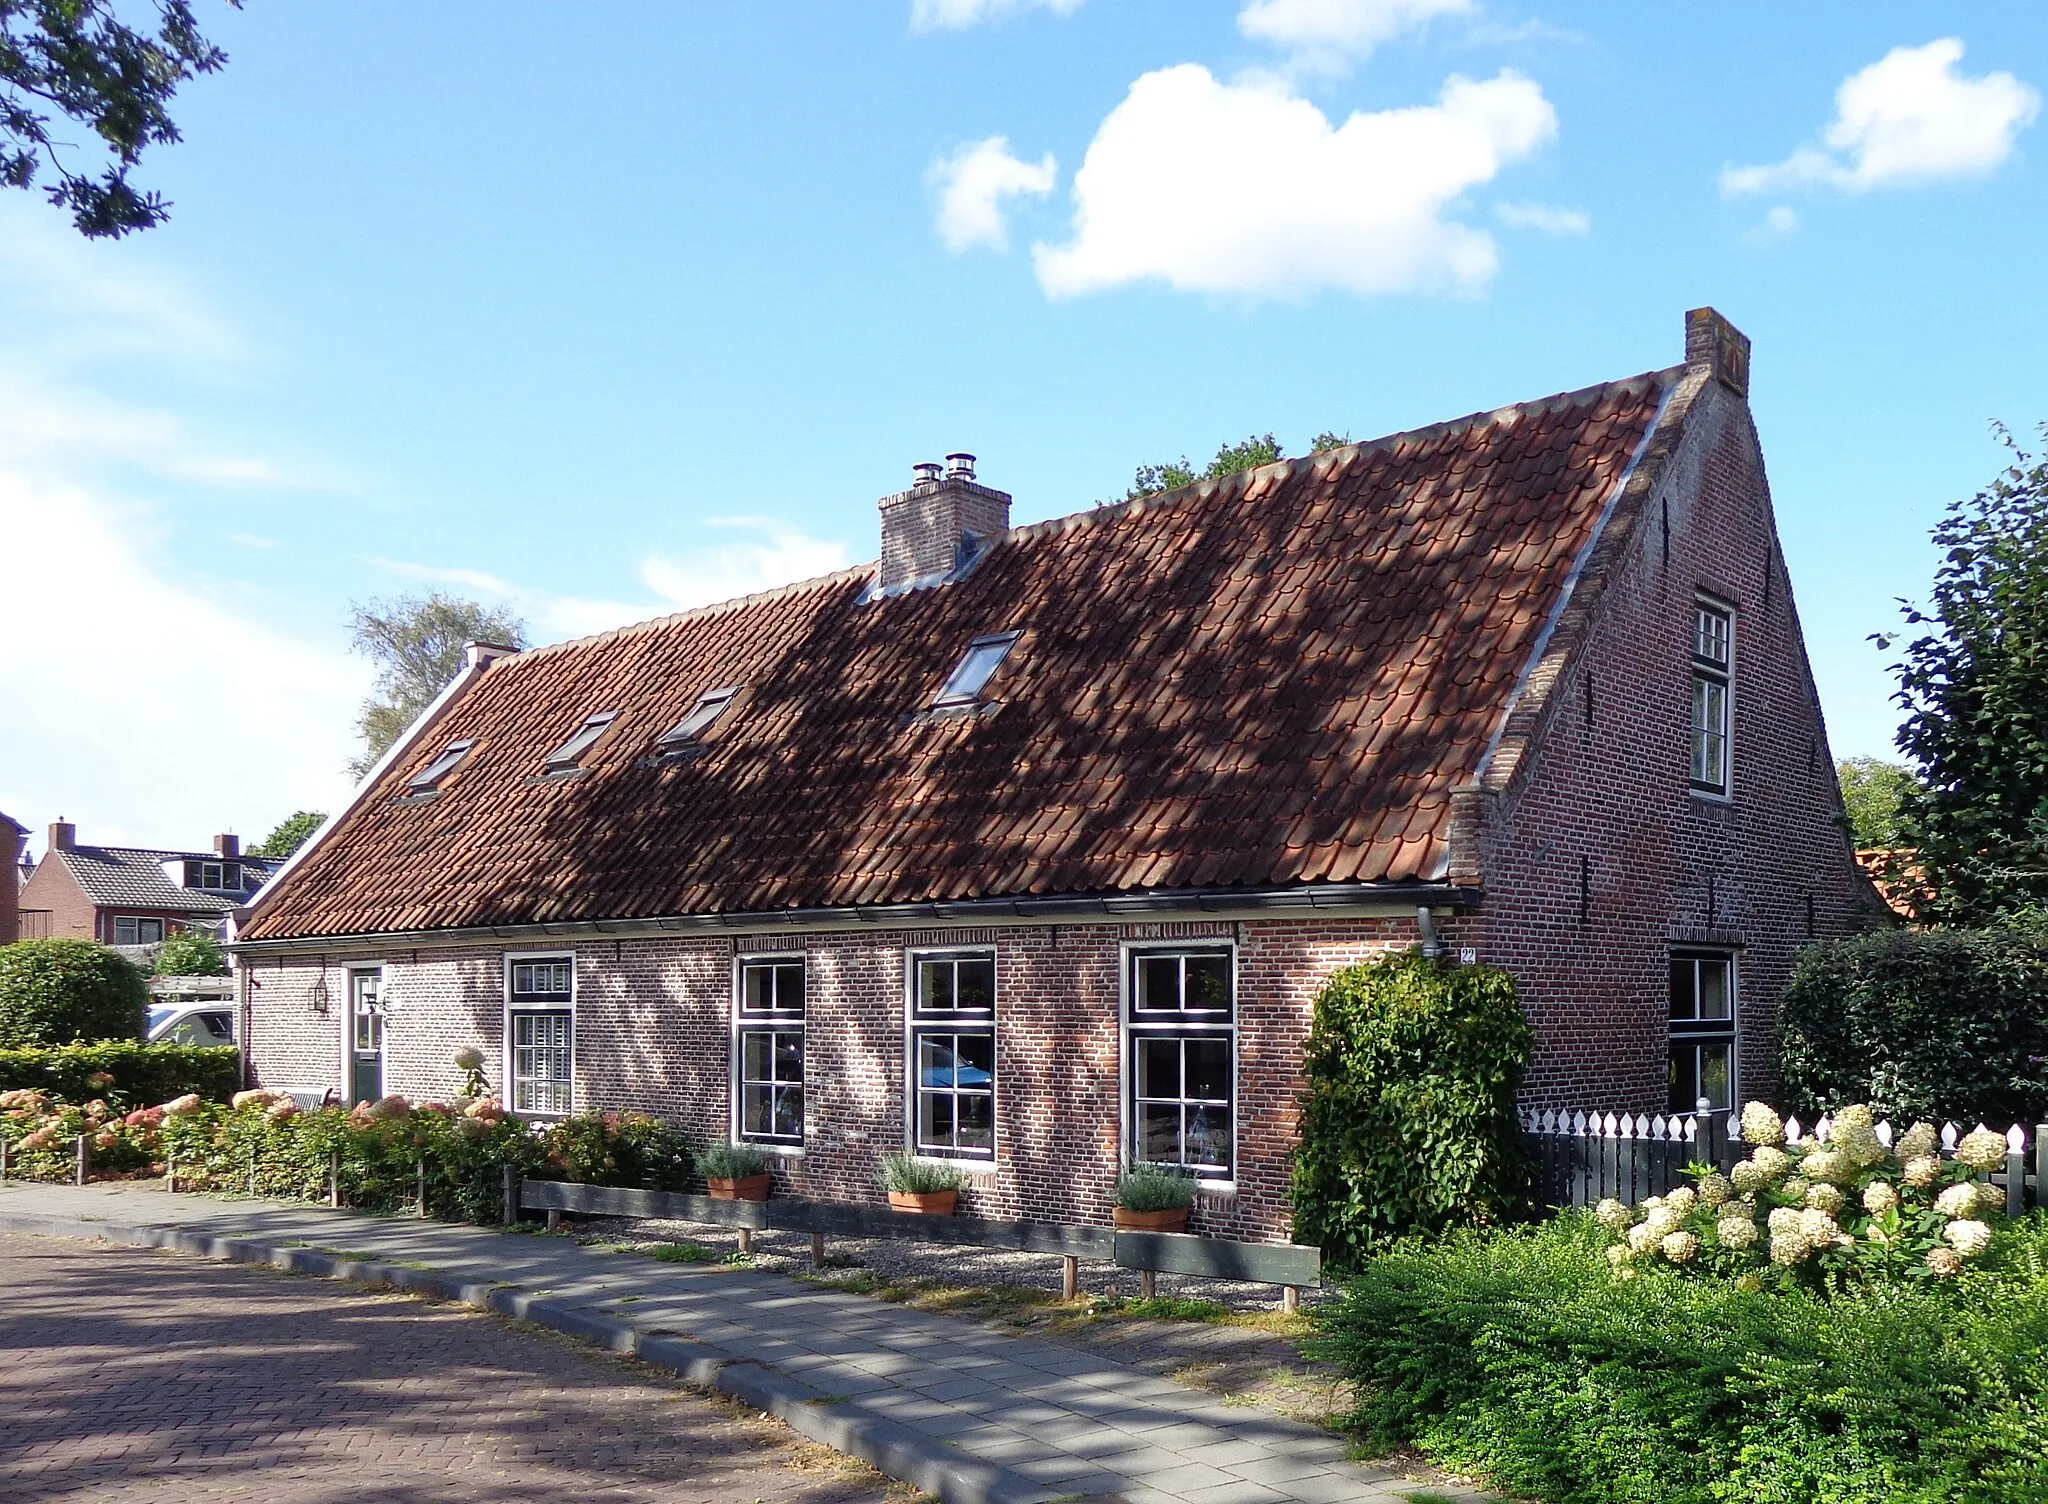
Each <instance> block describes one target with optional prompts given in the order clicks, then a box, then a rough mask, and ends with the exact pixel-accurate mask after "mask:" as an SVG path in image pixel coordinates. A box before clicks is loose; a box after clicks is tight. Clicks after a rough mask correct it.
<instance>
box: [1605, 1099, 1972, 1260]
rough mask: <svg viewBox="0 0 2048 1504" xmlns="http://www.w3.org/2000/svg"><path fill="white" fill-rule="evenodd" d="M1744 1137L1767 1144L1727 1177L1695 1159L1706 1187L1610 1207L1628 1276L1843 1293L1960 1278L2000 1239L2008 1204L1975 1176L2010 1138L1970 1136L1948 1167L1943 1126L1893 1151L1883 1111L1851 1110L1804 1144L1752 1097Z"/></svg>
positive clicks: (1905, 1139) (1915, 1132)
mask: <svg viewBox="0 0 2048 1504" xmlns="http://www.w3.org/2000/svg"><path fill="white" fill-rule="evenodd" d="M1742 1137H1743V1141H1744V1142H1745V1143H1749V1144H1753V1145H1754V1146H1755V1147H1754V1148H1753V1149H1752V1150H1751V1152H1750V1156H1749V1158H1747V1159H1745V1160H1743V1161H1741V1162H1740V1163H1739V1164H1737V1165H1736V1166H1735V1167H1734V1168H1733V1169H1732V1170H1731V1171H1730V1172H1729V1173H1728V1174H1726V1175H1723V1174H1721V1172H1720V1171H1719V1170H1717V1169H1714V1168H1713V1167H1711V1166H1708V1165H1692V1166H1689V1167H1688V1171H1689V1173H1690V1174H1691V1175H1692V1176H1693V1180H1694V1183H1693V1184H1692V1185H1689V1186H1680V1187H1678V1189H1676V1190H1674V1191H1672V1192H1671V1193H1670V1194H1669V1195H1665V1196H1652V1197H1650V1198H1649V1199H1648V1200H1647V1201H1645V1202H1644V1203H1643V1204H1642V1205H1641V1206H1640V1207H1638V1208H1634V1209H1631V1208H1629V1207H1626V1206H1623V1205H1622V1204H1621V1203H1620V1202H1619V1201H1616V1200H1614V1199H1612V1198H1610V1199H1608V1200H1606V1201H1603V1202H1601V1203H1600V1205H1599V1207H1598V1209H1597V1210H1596V1212H1595V1214H1594V1215H1595V1216H1596V1218H1597V1219H1598V1221H1599V1222H1600V1224H1601V1225H1602V1226H1604V1227H1606V1228H1607V1229H1608V1230H1609V1231H1611V1232H1613V1233H1614V1234H1615V1242H1614V1244H1613V1246H1611V1247H1610V1248H1609V1249H1608V1250H1607V1257H1608V1259H1609V1261H1610V1262H1612V1263H1613V1264H1614V1265H1615V1267H1616V1268H1617V1269H1618V1270H1620V1271H1622V1272H1623V1274H1624V1275H1626V1274H1629V1273H1632V1272H1633V1271H1634V1270H1635V1269H1637V1268H1639V1267H1642V1266H1643V1264H1644V1263H1646V1262H1647V1263H1652V1264H1665V1265H1669V1266H1671V1267H1675V1268H1680V1269H1683V1270H1686V1271H1688V1272H1691V1273H1698V1274H1706V1275H1719V1276H1722V1277H1729V1276H1733V1277H1735V1278H1738V1279H1741V1280H1742V1281H1744V1282H1745V1283H1749V1284H1753V1285H1757V1286H1759V1287H1761V1286H1762V1285H1764V1284H1766V1283H1780V1282H1785V1281H1804V1282H1806V1283H1809V1284H1813V1285H1817V1286H1821V1287H1826V1288H1838V1287H1841V1286H1844V1285H1848V1284H1877V1283H1885V1282H1892V1281H1898V1280H1906V1279H1919V1280H1930V1279H1953V1278H1955V1277H1956V1276H1957V1275H1958V1274H1960V1273H1962V1271H1963V1267H1964V1265H1965V1263H1966V1262H1967V1261H1968V1260H1970V1259H1974V1258H1977V1257H1979V1256H1980V1255H1982V1254H1983V1253H1985V1252H1986V1251H1987V1250H1988V1249H1989V1248H1990V1247H1991V1243H1992V1223H1993V1222H1994V1221H1995V1220H1996V1219H1997V1218H1998V1216H1999V1215H2000V1208H1999V1205H1998V1203H1999V1201H2000V1200H2001V1199H2002V1198H2001V1197H2000V1196H1999V1195H1998V1194H1997V1193H1996V1192H1995V1191H1993V1189H1992V1188H1991V1186H1989V1185H1987V1184H1983V1183H1980V1182H1979V1181H1978V1180H1977V1179H1976V1178H1975V1177H1977V1176H1979V1175H1983V1174H1986V1173H1988V1172H1990V1171H1992V1170H1996V1169H1998V1168H1999V1167H2001V1166H2002V1165H2003V1164H2004V1163H2005V1136H2004V1135H2003V1134H2000V1133H1997V1132H1994V1131H1992V1130H1990V1129H1985V1128H1980V1129H1978V1130H1976V1131H1975V1132H1973V1133H1969V1134H1966V1135H1964V1137H1963V1139H1962V1141H1961V1142H1960V1143H1958V1144H1957V1145H1956V1151H1955V1158H1954V1159H1953V1160H1950V1161H1948V1162H1946V1163H1944V1162H1943V1160H1942V1158H1941V1135H1940V1133H1939V1132H1937V1131H1936V1129H1935V1128H1934V1126H1933V1125H1932V1124H1931V1123H1916V1124H1914V1125H1913V1126H1912V1127H1911V1128H1909V1129H1907V1130H1906V1131H1905V1132H1904V1133H1902V1134H1900V1135H1899V1137H1898V1141H1897V1142H1896V1143H1895V1144H1893V1145H1892V1146H1891V1147H1890V1148H1887V1147H1886V1146H1885V1145H1884V1144H1883V1143H1882V1142H1881V1141H1880V1140H1879V1139H1878V1136H1877V1132H1876V1129H1875V1128H1874V1127H1873V1126H1872V1124H1871V1117H1870V1109H1869V1108H1868V1107H1865V1106H1863V1105H1861V1104H1851V1105H1850V1106H1847V1107H1844V1108H1843V1109H1842V1110H1841V1111H1840V1112H1838V1113H1836V1114H1835V1119H1834V1126H1833V1129H1832V1132H1831V1135H1830V1137H1829V1138H1828V1141H1827V1142H1826V1143H1825V1144H1823V1143H1819V1142H1816V1141H1815V1140H1812V1139H1808V1140H1806V1141H1805V1142H1803V1143H1796V1144H1792V1143H1787V1142H1786V1141H1785V1124H1784V1123H1783V1121H1782V1120H1780V1118H1779V1117H1778V1115H1777V1114H1776V1113H1775V1112H1773V1111H1772V1110H1771V1109H1770V1108H1769V1107H1767V1106H1765V1105H1764V1104H1763V1103H1761V1102H1752V1103H1750V1104H1749V1106H1747V1107H1746V1108H1744V1109H1743V1112H1742ZM1759 1218H1761V1219H1763V1225H1762V1226H1759V1225H1758V1219H1759Z"/></svg>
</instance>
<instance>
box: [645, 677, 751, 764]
mask: <svg viewBox="0 0 2048 1504" xmlns="http://www.w3.org/2000/svg"><path fill="white" fill-rule="evenodd" d="M738 693H739V689H738V688H737V687H734V688H732V689H709V690H706V691H705V692H704V693H703V694H701V695H699V696H698V697H697V703H696V704H695V705H693V706H691V707H690V713H689V714H688V715H686V716H684V717H683V718H682V719H681V720H680V721H678V722H676V724H675V725H673V726H671V727H669V729H668V730H666V731H664V732H662V734H661V738H660V740H658V741H657V742H655V744H654V745H655V748H656V749H657V750H658V751H662V752H679V751H681V750H682V749H683V748H685V747H689V746H694V745H695V744H696V743H697V742H698V741H700V740H702V738H703V736H704V733H705V732H707V731H709V730H710V729H711V723H712V722H714V721H716V720H717V719H718V718H719V717H720V716H721V715H723V714H725V707H726V706H728V705H730V704H731V703H732V698H733V696H734V695H736V694H738Z"/></svg>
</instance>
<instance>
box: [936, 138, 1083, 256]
mask: <svg viewBox="0 0 2048 1504" xmlns="http://www.w3.org/2000/svg"><path fill="white" fill-rule="evenodd" d="M1058 180H1059V167H1058V164H1057V163H1055V162H1054V161H1053V159H1052V153H1051V152H1047V153H1046V154H1045V156H1044V158H1043V159H1042V160H1040V161H1038V162H1035V163H1034V162H1026V161H1023V160H1021V159H1019V158H1017V157H1014V156H1012V155H1011V154H1010V142H1009V138H1008V137H1006V136H990V137H989V138H988V139H987V140H985V141H969V142H966V143H965V144H963V145H961V146H959V147H957V148H956V149H955V150H954V151H953V153H952V155H950V156H947V157H944V158H942V159H941V160H939V161H937V162H935V163H933V164H932V169H931V172H930V173H929V174H928V175H927V181H928V182H929V183H930V184H931V185H932V186H933V187H934V188H936V189H937V190H938V194H939V212H938V229H939V238H940V239H941V240H943V241H945V243H946V249H947V250H949V251H952V252H954V253H955V254H956V255H957V254H958V253H959V252H961V251H965V250H968V249H970V248H972V247H974V246H978V245H985V246H989V247H991V248H992V249H994V250H998V251H1000V250H1004V249H1006V248H1007V247H1008V245H1009V243H1010V234H1009V226H1008V225H1007V224H1006V223H1005V222H1004V219H1003V203H1004V200H1006V199H1010V198H1015V197H1017V196H1018V195H1020V194H1029V195H1030V196H1031V197H1033V198H1043V197H1044V196H1045V195H1046V194H1048V193H1051V192H1052V189H1053V184H1054V183H1056V182H1057V181H1058Z"/></svg>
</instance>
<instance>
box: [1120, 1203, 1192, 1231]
mask: <svg viewBox="0 0 2048 1504" xmlns="http://www.w3.org/2000/svg"><path fill="white" fill-rule="evenodd" d="M1115 1217H1116V1225H1117V1227H1118V1228H1120V1229H1121V1230H1122V1231H1124V1232H1186V1231H1187V1230H1188V1209H1187V1208H1186V1207H1184V1206H1170V1207H1168V1208H1167V1209H1166V1210H1165V1211H1163V1212H1134V1211H1132V1210H1131V1209H1130V1208H1128V1207H1123V1206H1120V1207H1118V1208H1116V1211H1115Z"/></svg>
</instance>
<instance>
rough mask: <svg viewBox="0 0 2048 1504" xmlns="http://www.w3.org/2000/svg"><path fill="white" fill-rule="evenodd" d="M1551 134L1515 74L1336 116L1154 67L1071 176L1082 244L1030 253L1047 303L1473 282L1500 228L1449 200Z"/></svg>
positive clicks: (1282, 96) (1456, 288)
mask: <svg viewBox="0 0 2048 1504" xmlns="http://www.w3.org/2000/svg"><path fill="white" fill-rule="evenodd" d="M1556 134H1557V112H1556V111H1555V110H1553V109H1552V108H1551V106H1550V102H1549V101H1548V100H1546V99H1545V98H1544V97H1543V91H1542V89H1541V88H1539V87H1538V86H1537V85H1536V84H1535V83H1534V82H1532V81H1531V80H1529V79H1527V78H1523V77H1521V76H1520V75H1518V74H1515V73H1513V72H1510V71H1507V70H1503V71H1502V72H1501V73H1500V75H1499V76H1498V77H1496V78H1492V79H1487V80H1484V81H1479V82H1475V81H1473V80H1471V79H1467V78H1461V77H1457V76H1453V77H1452V78H1451V79H1449V80H1448V81H1447V82H1446V83H1445V84H1444V87H1443V90H1442V92H1441V93H1440V94H1439V96H1438V98H1437V101H1436V103H1434V104H1429V105H1420V106H1415V107H1412V108H1409V109H1397V110H1381V111H1377V112H1374V113H1369V114H1368V113H1358V114H1354V115H1352V116H1351V117H1350V118H1348V119H1347V120H1345V122H1344V123H1343V124H1342V125H1341V126H1332V125H1331V123H1330V121H1329V119H1328V117H1327V116H1325V115H1324V114H1323V112H1322V111H1321V110H1320V109H1318V108H1317V107H1316V106H1315V105H1313V104H1311V103H1310V102H1309V101H1308V100H1306V99H1303V98H1301V97H1300V96H1298V95H1297V94H1295V93H1293V92H1292V91H1291V90H1289V89H1288V88H1287V87H1286V86H1285V85H1283V84H1280V83H1278V82H1276V81H1273V80H1252V81H1247V82H1240V83H1235V84H1226V83H1221V82H1219V81H1218V80H1217V79H1216V78H1215V77H1214V76H1213V75H1211V74H1210V72H1209V70H1208V69H1206V68H1203V67H1200V66H1198V65H1196V64H1193V63H1184V64H1181V65H1179V66H1177V67H1172V68H1165V69H1161V70H1159V71H1158V72H1154V73H1147V74H1146V75H1145V76H1144V77H1142V78H1140V79H1139V80H1138V81H1137V82H1136V83H1134V84H1132V85H1131V89H1130V93H1129V94H1128V95H1127V96H1126V97H1125V98H1124V101H1123V102H1122V103H1121V104H1119V105H1118V106H1117V107H1116V109H1114V110H1113V111H1111V112H1110V114H1109V117H1108V118H1107V119H1105V120H1104V121H1103V122H1102V125H1101V127H1100V128H1099V129H1098V130H1097V131H1096V134H1095V139H1094V141H1093V142H1091V143H1090V145H1089V147H1088V155H1087V158H1086V160H1085V161H1083V162H1082V164H1081V168H1080V170H1079V171H1078V172H1076V173H1075V174H1074V189H1073V194H1074V224H1073V238H1072V239H1071V240H1070V241H1069V242H1068V243H1067V244H1065V245H1039V246H1036V247H1034V250H1033V255H1034V258H1035V260H1036V262H1037V267H1038V279H1039V282H1040V284H1041V285H1042V286H1043V287H1044V288H1045V290H1046V292H1047V294H1048V295H1050V296H1053V297H1067V296H1072V295H1074V294H1077V293H1085V292H1093V291H1096V290H1098V289H1101V288H1106V287H1115V286H1119V285H1122V284H1124V283H1130V282H1141V281H1147V280H1158V281H1162V282H1165V283H1166V284H1167V285H1168V286H1170V287H1174V288H1178V289H1181V290H1184V291H1197V292H1227V293H1250V294H1254V295H1261V296H1283V297H1284V296H1300V295H1302V294H1305V293H1308V292H1311V291H1313V290H1316V289H1318V288H1326V287H1328V288H1339V289H1342V290H1345V291H1349V292H1355V293H1363V294H1371V293H1392V292H1413V291H1443V292H1473V291H1477V290H1479V289H1481V288H1483V287H1484V286H1485V285H1486V283H1487V282H1488V281H1489V280H1490V279H1491V277H1492V276H1493V273H1494V270H1495V267H1496V266H1497V264H1498V262H1499V253H1498V250H1497V248H1496V246H1495V245H1494V241H1493V237H1492V236H1490V235H1488V234H1487V233H1486V232H1485V231H1483V230H1477V229H1474V228H1472V227H1471V226H1469V225H1465V224H1460V223H1458V222H1457V221H1455V220H1453V219H1449V218H1447V217H1446V211H1447V210H1448V209H1449V208H1450V206H1451V205H1452V203H1453V201H1455V200H1456V199H1457V198H1458V197H1459V196H1460V195H1461V194H1463V193H1465V192H1466V191H1467V190H1469V189H1472V188H1476V187H1478V186H1480V185H1481V184H1483V183H1487V182H1491V181H1492V180H1493V179H1494V177H1496V176H1497V175H1498V174H1499V173H1500V171H1501V169H1502V168H1503V167H1505V166H1506V165H1508V164H1509V163H1512V162H1515V161H1518V160H1520V159H1522V158H1524V157H1527V156H1528V155H1530V154H1531V153H1532V152H1534V151H1535V150H1536V149H1537V148H1538V147H1540V146H1542V145H1543V144H1544V143H1545V142H1547V141H1549V140H1551V139H1552V138H1553V137H1554V136H1555V135H1556Z"/></svg>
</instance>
